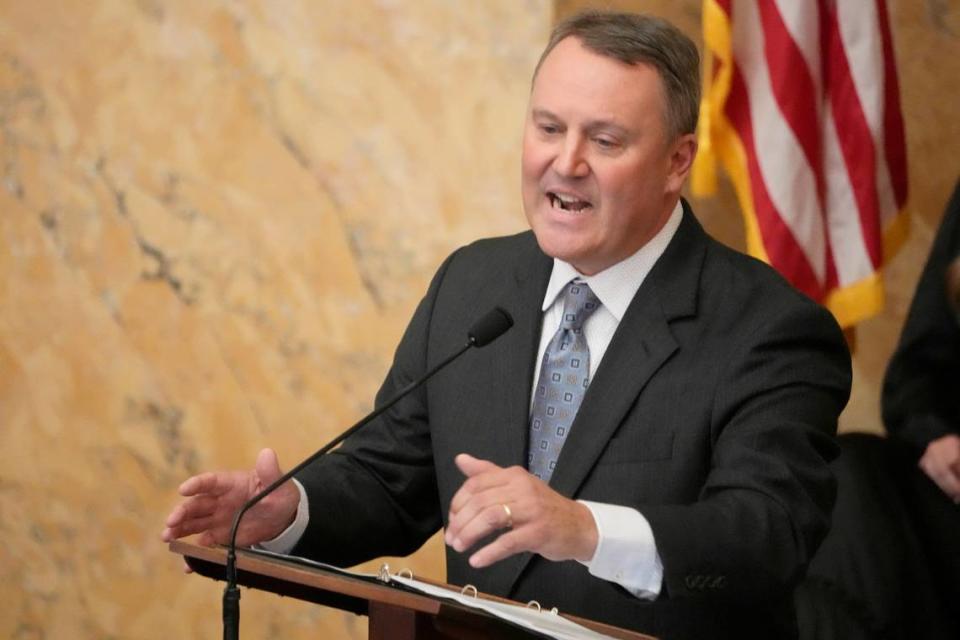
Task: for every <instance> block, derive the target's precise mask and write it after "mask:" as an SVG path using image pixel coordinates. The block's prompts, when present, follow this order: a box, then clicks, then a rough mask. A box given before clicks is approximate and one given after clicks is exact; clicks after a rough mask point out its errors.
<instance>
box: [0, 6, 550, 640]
mask: <svg viewBox="0 0 960 640" xmlns="http://www.w3.org/2000/svg"><path fill="white" fill-rule="evenodd" d="M550 16H551V8H550V6H549V3H547V2H543V1H528V2H519V3H518V2H515V1H513V0H498V1H494V2H483V3H451V2H447V1H446V0H434V1H429V2H416V3H413V2H396V1H391V0H381V1H377V2H374V1H365V2H354V3H344V2H335V1H323V2H319V1H316V0H285V1H282V2H280V1H275V0H269V1H260V2H255V1H209V2H207V1H204V2H193V1H192V0H191V1H187V0H182V1H179V2H159V1H155V0H139V1H126V0H102V1H98V2H93V1H90V0H84V1H75V2H65V1H58V2H44V1H41V2H22V1H21V2H17V1H3V2H0V538H2V539H3V541H4V544H3V545H2V546H0V577H2V582H0V637H3V638H67V637H70V638H113V637H115V638H189V637H205V638H210V637H215V636H216V635H217V633H218V631H217V629H218V628H219V595H218V594H219V590H220V587H219V586H218V585H215V584H214V583H212V582H210V581H207V580H205V579H202V578H199V577H195V576H194V577H189V578H187V577H184V576H182V574H181V573H180V565H179V562H178V561H177V560H176V558H175V557H173V556H171V555H170V554H169V553H168V552H167V551H166V548H165V546H164V545H162V544H161V543H160V542H159V539H158V536H159V531H160V529H161V527H162V521H163V519H164V517H165V514H166V512H167V511H168V510H169V509H170V507H171V506H172V505H173V503H174V502H175V499H176V487H177V485H178V484H179V482H180V481H181V480H182V479H184V478H185V477H186V476H187V475H189V474H190V473H191V472H194V471H197V470H201V469H206V468H211V467H213V468H217V467H223V466H237V465H241V466H244V467H245V466H247V465H249V464H250V463H251V461H252V460H253V457H254V455H255V453H256V451H257V450H258V449H259V448H260V447H262V446H265V445H271V446H274V447H276V448H277V449H278V451H279V453H280V456H281V460H282V461H283V460H286V461H290V462H293V461H296V460H297V459H299V458H301V457H303V456H304V455H306V454H307V453H309V452H310V450H312V448H315V447H316V446H319V444H320V443H322V442H323V441H325V440H327V439H329V438H330V437H332V435H333V434H334V433H336V432H338V431H339V430H341V429H343V428H344V427H345V426H347V425H349V424H350V423H352V422H353V421H354V420H355V419H356V418H357V417H359V416H360V415H362V414H363V413H365V412H366V411H367V410H369V409H370V408H371V400H372V395H373V392H374V390H375V389H376V387H377V386H378V383H379V380H380V379H382V376H383V374H384V373H385V371H386V367H387V365H388V363H389V359H390V356H391V354H392V350H393V347H394V346H395V343H396V341H397V339H398V338H399V335H400V332H401V331H402V329H403V327H404V325H405V321H406V319H407V318H408V317H409V315H410V313H411V312H412V309H413V307H414V305H415V304H416V302H417V301H418V300H419V297H420V295H422V292H423V290H424V288H425V286H426V282H427V280H428V278H429V277H430V275H431V274H432V272H433V270H434V269H435V268H436V266H437V265H438V264H439V262H440V261H441V260H442V258H443V257H445V256H446V254H447V253H448V252H449V251H450V249H451V247H454V246H456V245H459V244H462V243H464V242H466V241H468V240H470V239H473V238H476V237H479V236H486V235H491V234H502V233H505V232H509V231H513V230H518V229H521V228H522V227H523V216H522V214H521V212H520V209H519V197H518V192H519V180H518V173H519V167H518V163H517V160H518V156H517V149H518V143H519V138H520V131H521V124H522V118H523V110H524V105H525V98H526V92H527V88H528V83H529V74H530V71H531V69H532V67H533V64H534V63H535V61H536V57H537V56H538V54H539V49H540V47H541V44H542V42H543V40H544V38H545V35H546V33H547V31H548V29H549V26H550ZM421 556H422V557H423V558H424V559H423V560H419V559H414V560H413V561H411V563H410V564H412V565H413V566H414V567H415V568H417V569H418V571H419V572H421V573H426V574H430V575H436V576H442V575H443V568H442V562H441V561H440V560H439V558H440V554H439V545H438V544H436V543H433V544H432V545H431V547H430V548H429V549H428V550H426V552H425V553H423V554H421ZM243 614H244V615H243V617H244V632H245V636H246V637H261V638H263V637H280V636H284V637H290V638H299V637H303V638H307V637H317V635H318V630H322V629H326V630H329V631H330V632H331V633H332V634H333V635H332V636H331V637H347V638H353V637H357V638H359V637H365V631H364V630H365V620H364V619H362V618H355V617H354V616H352V615H346V614H340V613H338V612H328V611H324V610H321V609H320V608H318V607H308V606H299V605H297V604H296V603H294V602H290V601H283V602H281V601H279V600H277V599H276V598H275V597H273V596H266V595H258V594H253V593H250V594H247V595H245V596H244V600H243Z"/></svg>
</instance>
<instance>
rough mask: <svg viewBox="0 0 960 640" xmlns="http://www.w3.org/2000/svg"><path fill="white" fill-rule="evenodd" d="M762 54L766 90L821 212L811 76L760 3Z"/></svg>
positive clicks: (782, 27) (773, 14)
mask: <svg viewBox="0 0 960 640" xmlns="http://www.w3.org/2000/svg"><path fill="white" fill-rule="evenodd" d="M758 8H759V9H760V19H761V22H762V23H763V34H764V35H763V52H764V57H765V59H766V63H767V68H768V69H769V71H770V73H769V76H770V87H771V88H772V89H773V95H774V96H775V97H776V99H777V104H778V105H779V106H780V113H781V114H782V115H783V118H784V120H786V122H787V124H788V125H789V126H790V128H791V129H792V130H793V133H794V134H795V135H796V137H797V142H799V143H800V147H801V148H802V149H803V155H804V156H806V158H807V162H808V163H809V164H810V168H811V169H812V170H813V173H814V179H815V180H816V183H817V199H818V201H819V202H820V209H821V210H822V209H823V193H824V186H823V159H822V154H821V152H820V123H819V122H818V120H817V116H818V115H819V109H818V108H817V100H818V99H819V96H818V95H817V92H816V89H815V88H814V83H813V76H811V75H810V68H809V67H808V66H807V60H806V59H805V58H804V57H803V53H802V52H801V51H800V48H799V47H798V46H797V43H796V42H794V40H793V36H792V35H791V34H790V31H789V30H788V29H787V25H786V24H784V22H783V17H782V16H781V15H780V12H779V11H778V10H777V7H776V6H775V5H774V4H773V3H772V2H761V3H759V4H758Z"/></svg>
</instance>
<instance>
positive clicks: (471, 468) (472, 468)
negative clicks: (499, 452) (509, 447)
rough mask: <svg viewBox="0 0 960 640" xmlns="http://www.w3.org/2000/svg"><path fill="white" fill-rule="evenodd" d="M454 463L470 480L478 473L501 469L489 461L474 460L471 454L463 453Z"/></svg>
mask: <svg viewBox="0 0 960 640" xmlns="http://www.w3.org/2000/svg"><path fill="white" fill-rule="evenodd" d="M453 461H454V463H455V464H456V465H457V468H458V469H460V472H461V473H463V475H465V476H467V477H468V478H471V477H473V476H475V475H477V474H478V473H483V472H484V471H492V470H494V469H499V468H500V467H498V466H497V465H495V464H494V463H492V462H490V461H489V460H481V459H480V458H474V457H473V456H471V455H470V454H469V453H461V454H460V455H458V456H457V457H456V458H454V459H453Z"/></svg>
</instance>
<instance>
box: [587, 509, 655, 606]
mask: <svg viewBox="0 0 960 640" xmlns="http://www.w3.org/2000/svg"><path fill="white" fill-rule="evenodd" d="M578 502H579V503H581V504H582V505H584V506H585V507H587V509H589V510H590V513H591V514H592V515H593V520H594V522H596V524H597V532H598V534H599V536H598V541H597V549H596V551H594V553H593V557H592V558H591V559H590V560H588V561H587V562H581V563H580V564H582V565H584V566H586V567H587V570H588V571H589V572H590V574H591V575H594V576H596V577H598V578H602V579H603V580H608V581H610V582H615V583H617V584H618V585H620V586H621V587H623V588H624V589H626V590H627V591H629V592H630V593H631V594H632V595H633V596H634V597H637V598H640V599H642V600H654V599H655V598H656V597H657V596H658V595H660V589H661V586H662V584H663V562H662V561H661V560H660V554H659V553H658V552H657V544H656V541H655V540H654V538H653V529H651V528H650V523H649V522H647V519H646V518H644V517H643V515H641V514H640V512H639V511H637V510H636V509H631V508H630V507H621V506H618V505H613V504H604V503H601V502H589V501H587V500H578Z"/></svg>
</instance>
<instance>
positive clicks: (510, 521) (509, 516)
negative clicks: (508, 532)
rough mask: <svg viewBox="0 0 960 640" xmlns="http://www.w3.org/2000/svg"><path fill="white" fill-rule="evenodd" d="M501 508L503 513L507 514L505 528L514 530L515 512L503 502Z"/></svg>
mask: <svg viewBox="0 0 960 640" xmlns="http://www.w3.org/2000/svg"><path fill="white" fill-rule="evenodd" d="M500 506H501V507H503V512H504V513H505V514H507V524H505V525H504V527H505V528H507V529H513V512H512V511H510V507H508V506H507V505H505V504H503V503H502V502H501V503H500Z"/></svg>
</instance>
